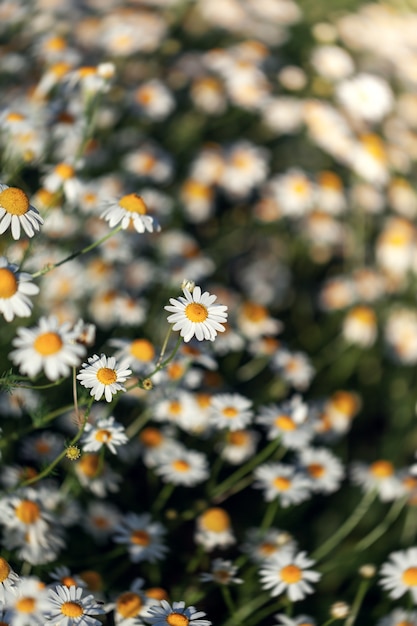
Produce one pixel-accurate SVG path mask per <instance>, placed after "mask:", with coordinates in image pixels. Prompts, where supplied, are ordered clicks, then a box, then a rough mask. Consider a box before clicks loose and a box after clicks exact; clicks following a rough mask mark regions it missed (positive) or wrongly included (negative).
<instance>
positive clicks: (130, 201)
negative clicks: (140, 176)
mask: <svg viewBox="0 0 417 626" xmlns="http://www.w3.org/2000/svg"><path fill="white" fill-rule="evenodd" d="M119 206H121V207H122V209H125V211H129V212H130V213H139V215H146V213H147V210H146V204H145V202H144V201H143V200H142V198H141V197H140V196H138V195H137V194H136V193H129V194H128V195H127V196H123V197H122V198H120V200H119Z"/></svg>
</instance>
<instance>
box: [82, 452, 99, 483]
mask: <svg viewBox="0 0 417 626" xmlns="http://www.w3.org/2000/svg"><path fill="white" fill-rule="evenodd" d="M99 463H100V457H99V455H98V454H94V453H93V452H91V453H87V454H84V455H83V456H82V457H81V459H80V461H79V462H78V466H79V468H80V469H81V471H82V473H83V474H85V475H86V476H87V477H88V478H94V477H95V476H97V472H98V469H99Z"/></svg>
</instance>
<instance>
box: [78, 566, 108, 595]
mask: <svg viewBox="0 0 417 626" xmlns="http://www.w3.org/2000/svg"><path fill="white" fill-rule="evenodd" d="M80 577H81V578H82V579H83V581H84V582H85V583H86V585H87V587H88V589H89V590H90V591H93V592H94V591H101V590H102V588H103V581H102V578H101V576H100V574H99V573H98V572H96V571H94V570H92V569H87V570H85V571H84V572H81V574H80Z"/></svg>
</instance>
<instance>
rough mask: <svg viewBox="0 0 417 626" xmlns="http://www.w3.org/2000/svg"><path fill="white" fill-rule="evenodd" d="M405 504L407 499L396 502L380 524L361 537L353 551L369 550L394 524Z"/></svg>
mask: <svg viewBox="0 0 417 626" xmlns="http://www.w3.org/2000/svg"><path fill="white" fill-rule="evenodd" d="M406 503H407V499H404V498H402V499H400V500H396V501H395V502H394V503H393V505H392V506H391V508H390V510H389V511H388V513H387V514H386V516H385V517H384V519H383V520H382V522H380V523H379V524H378V526H376V527H375V528H374V529H373V530H372V531H371V532H370V533H369V534H368V535H366V536H365V537H363V539H361V540H360V541H359V543H358V544H357V545H356V546H355V550H357V551H358V552H361V551H363V550H366V549H367V548H369V546H371V545H372V544H373V543H375V541H377V539H379V538H380V537H382V535H383V534H384V533H385V532H386V531H387V530H388V528H389V527H390V526H391V524H392V523H393V522H395V520H396V519H397V518H398V516H399V515H400V513H401V511H402V510H403V508H404V507H405V505H406Z"/></svg>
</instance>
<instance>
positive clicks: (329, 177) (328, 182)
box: [319, 170, 343, 191]
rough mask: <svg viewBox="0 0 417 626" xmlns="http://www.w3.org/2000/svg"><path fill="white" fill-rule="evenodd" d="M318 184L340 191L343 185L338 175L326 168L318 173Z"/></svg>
mask: <svg viewBox="0 0 417 626" xmlns="http://www.w3.org/2000/svg"><path fill="white" fill-rule="evenodd" d="M319 184H320V185H321V186H322V187H324V188H326V189H332V190H334V191H340V190H341V189H342V187H343V185H342V181H341V180H340V178H339V176H338V175H337V174H334V172H329V171H327V170H325V171H323V172H321V173H320V174H319Z"/></svg>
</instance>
